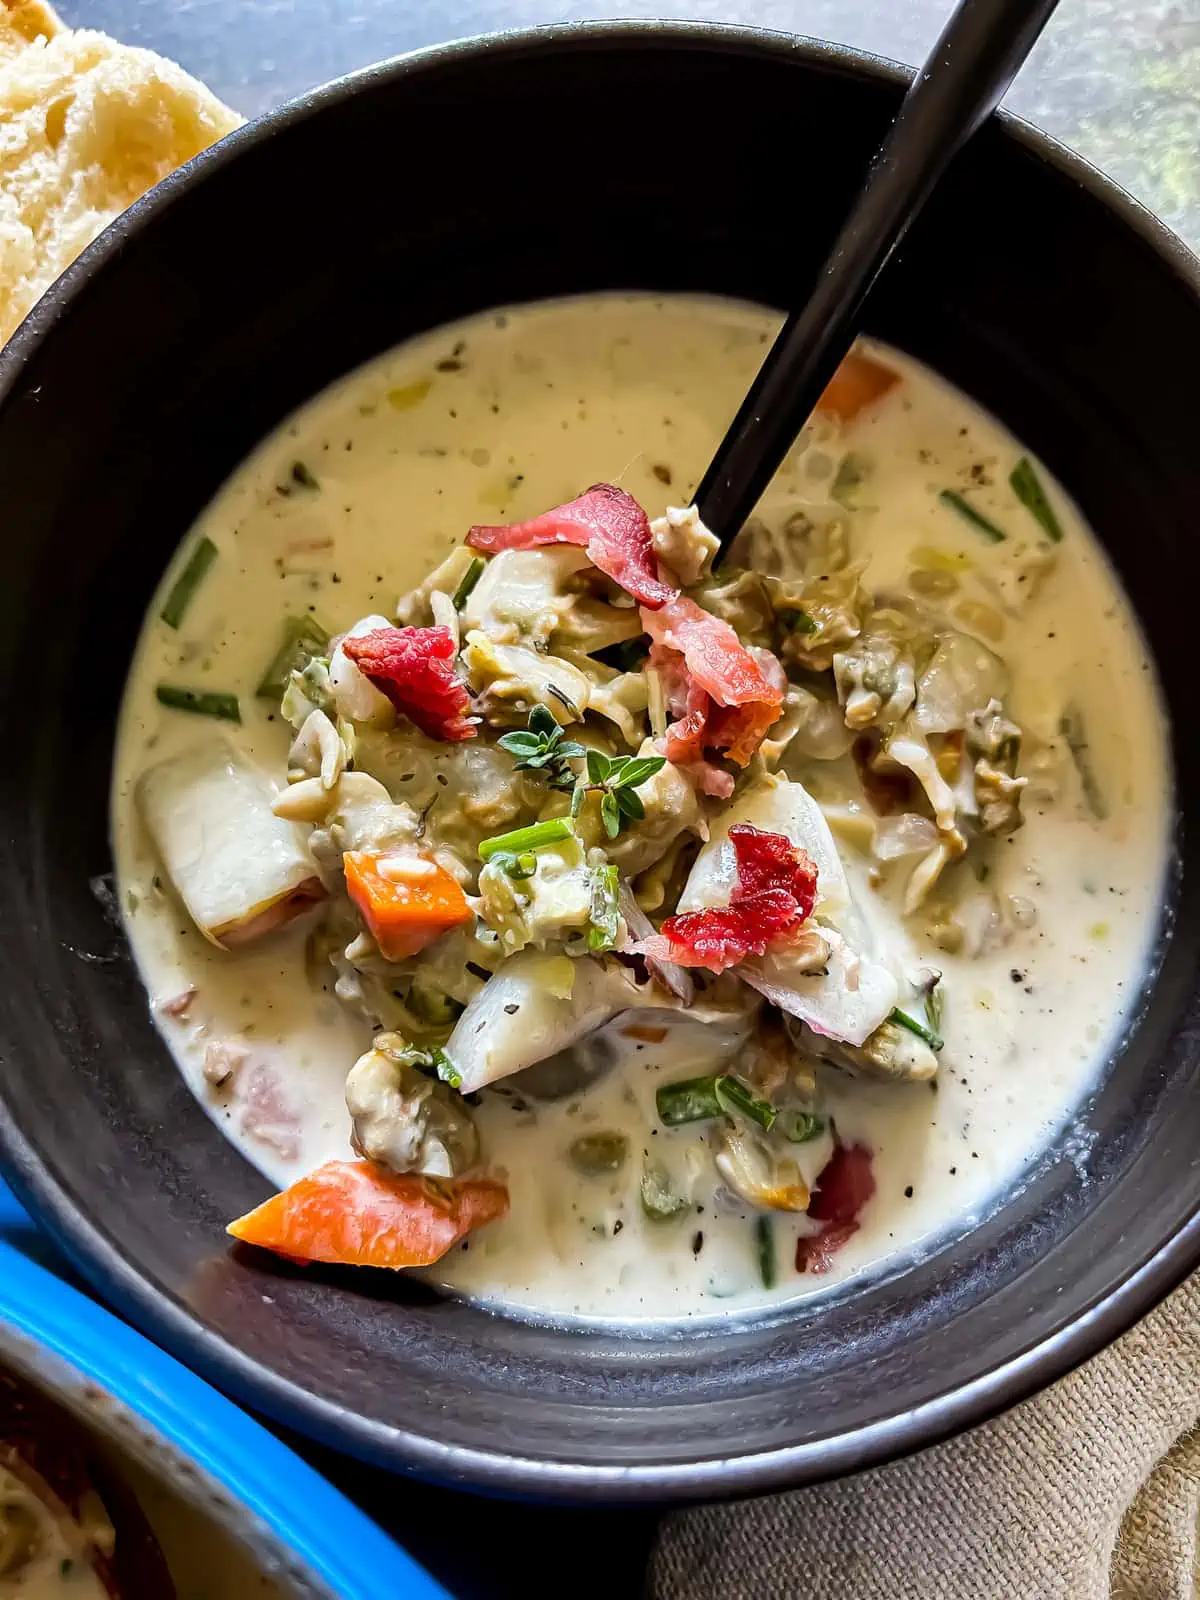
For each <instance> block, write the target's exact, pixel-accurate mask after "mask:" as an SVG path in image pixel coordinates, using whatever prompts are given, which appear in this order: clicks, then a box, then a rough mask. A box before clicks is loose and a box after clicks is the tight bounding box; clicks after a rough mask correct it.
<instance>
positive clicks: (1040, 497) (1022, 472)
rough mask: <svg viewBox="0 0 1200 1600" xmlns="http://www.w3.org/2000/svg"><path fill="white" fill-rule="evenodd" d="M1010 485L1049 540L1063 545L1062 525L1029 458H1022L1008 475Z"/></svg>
mask: <svg viewBox="0 0 1200 1600" xmlns="http://www.w3.org/2000/svg"><path fill="white" fill-rule="evenodd" d="M1008 483H1009V487H1010V488H1011V490H1012V492H1013V493H1014V494H1015V495H1016V497H1017V499H1018V500H1019V501H1020V502H1021V504H1022V505H1023V506H1024V507H1025V509H1026V511H1028V512H1029V514H1030V516H1032V517H1033V519H1034V521H1035V522H1037V523H1038V524H1039V525H1040V526H1041V528H1042V531H1043V532H1044V533H1045V535H1046V537H1047V539H1052V540H1053V541H1054V543H1055V544H1061V543H1062V536H1063V531H1062V523H1061V522H1059V520H1058V518H1057V517H1056V516H1055V514H1054V507H1053V506H1052V505H1051V504H1050V501H1049V499H1048V498H1047V496H1046V491H1045V489H1044V488H1043V487H1042V480H1041V479H1040V478H1039V477H1038V475H1037V470H1036V468H1035V467H1034V465H1033V462H1032V461H1030V459H1029V457H1028V456H1022V457H1021V459H1020V461H1018V462H1017V464H1016V466H1015V467H1014V468H1013V469H1012V471H1011V472H1010V473H1009V475H1008Z"/></svg>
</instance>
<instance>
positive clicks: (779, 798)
mask: <svg viewBox="0 0 1200 1600" xmlns="http://www.w3.org/2000/svg"><path fill="white" fill-rule="evenodd" d="M739 822H744V823H749V824H750V825H751V826H752V827H755V828H761V829H762V830H763V832H765V833H782V834H783V835H784V836H785V837H786V838H788V839H790V840H791V842H792V844H794V845H797V846H799V848H800V849H802V850H805V851H807V853H808V855H809V856H810V857H811V858H812V860H813V862H814V863H815V865H816V868H817V904H816V907H815V915H816V916H817V917H819V918H820V920H821V923H822V933H824V934H826V935H827V936H828V943H829V959H828V961H827V962H826V964H825V967H824V970H823V971H821V972H812V971H811V970H809V969H810V968H811V965H812V963H811V960H810V953H809V950H808V948H807V946H806V945H805V944H804V943H803V942H801V943H798V944H797V946H796V947H795V951H794V952H793V951H789V949H788V946H787V945H786V943H784V944H781V945H780V947H779V949H778V951H770V952H768V954H767V955H765V956H761V957H756V956H751V957H749V958H748V959H747V960H745V961H742V962H740V963H739V964H738V966H737V967H736V968H735V969H734V970H735V972H736V974H737V976H738V977H739V978H741V979H743V980H744V981H745V982H746V983H748V984H750V985H751V986H752V987H753V988H755V989H757V990H758V992H759V993H760V994H761V995H763V996H764V997H765V998H766V999H767V1000H769V1001H771V1003H772V1004H773V1005H776V1006H778V1007H779V1008H780V1010H782V1011H787V1012H789V1013H790V1014H791V1015H792V1016H794V1017H799V1018H800V1019H801V1020H802V1021H804V1022H806V1023H807V1024H808V1026H809V1027H810V1028H812V1029H813V1031H814V1032H815V1033H821V1034H826V1035H828V1036H829V1037H830V1038H833V1039H841V1040H843V1041H845V1042H847V1043H850V1044H862V1042H863V1040H864V1039H866V1038H867V1036H868V1035H869V1034H871V1033H873V1032H874V1030H875V1029H876V1028H877V1027H878V1026H879V1024H880V1023H881V1022H882V1021H883V1020H884V1019H885V1018H886V1017H887V1016H888V1015H889V1014H890V1013H891V1011H892V1008H893V1007H894V1006H895V1004H896V998H897V995H898V994H899V986H898V985H897V983H896V980H895V978H894V977H893V976H892V974H891V973H890V972H889V971H888V970H887V968H886V967H883V966H880V965H879V963H878V962H876V961H873V960H871V959H870V957H869V955H868V954H867V953H866V951H867V937H868V936H867V931H866V927H865V924H864V923H863V920H862V918H861V917H860V916H859V914H858V912H857V911H856V909H855V906H854V900H853V896H852V895H851V892H850V883H849V880H848V879H847V877H846V869H845V868H844V866H843V865H842V860H841V857H840V856H839V855H838V850H837V845H836V844H835V843H834V840H833V834H832V833H831V832H830V831H829V824H828V822H826V820H825V817H824V814H823V813H822V811H821V808H820V806H818V805H817V803H816V801H815V800H814V799H813V798H812V796H811V795H810V794H809V793H808V791H807V790H806V789H805V788H804V787H803V785H801V784H799V783H794V782H790V781H789V780H788V779H786V778H767V779H764V780H763V781H762V782H761V783H758V784H755V785H754V786H753V787H752V788H750V789H748V790H747V791H746V793H745V794H744V795H743V796H742V797H741V799H740V800H739V801H738V802H737V804H736V805H732V806H730V808H729V810H728V811H726V812H725V814H724V815H723V816H722V817H720V818H719V819H718V821H717V822H716V823H714V825H713V832H712V837H711V838H710V840H709V842H708V843H707V844H706V845H705V846H704V848H703V850H701V852H700V854H699V855H698V856H697V857H696V862H695V865H694V866H693V868H692V871H691V874H690V875H689V877H688V881H687V884H686V885H685V887H684V891H683V894H682V895H681V896H680V900H679V910H680V911H699V910H701V909H702V908H704V907H705V906H725V905H728V904H729V899H730V895H731V894H732V892H733V887H734V884H735V883H736V881H737V862H736V858H735V856H734V851H733V846H732V844H731V843H730V842H729V830H730V828H731V827H733V825H734V824H735V823H739Z"/></svg>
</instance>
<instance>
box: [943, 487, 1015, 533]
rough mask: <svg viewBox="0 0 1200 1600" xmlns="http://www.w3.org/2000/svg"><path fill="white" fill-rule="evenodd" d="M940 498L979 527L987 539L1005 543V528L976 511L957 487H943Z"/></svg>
mask: <svg viewBox="0 0 1200 1600" xmlns="http://www.w3.org/2000/svg"><path fill="white" fill-rule="evenodd" d="M938 499H939V500H940V501H941V502H942V504H943V505H944V506H949V507H950V509H951V511H957V512H958V514H959V516H960V517H962V518H963V519H964V520H965V521H967V522H969V523H970V524H971V526H972V527H973V528H977V529H978V530H979V532H980V533H982V534H983V536H984V538H985V539H990V540H991V541H992V543H993V544H1003V543H1004V541H1005V539H1007V538H1008V535H1007V534H1006V533H1005V531H1004V529H1003V528H998V527H997V526H996V524H995V523H994V522H992V521H991V520H990V519H989V518H987V517H985V516H984V514H983V512H982V511H976V509H975V507H974V506H973V505H972V504H971V502H970V501H969V500H965V499H964V498H963V496H962V495H961V494H959V492H958V490H957V489H943V490H942V492H941V494H939V495H938Z"/></svg>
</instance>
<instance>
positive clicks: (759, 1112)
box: [717, 1072, 779, 1133]
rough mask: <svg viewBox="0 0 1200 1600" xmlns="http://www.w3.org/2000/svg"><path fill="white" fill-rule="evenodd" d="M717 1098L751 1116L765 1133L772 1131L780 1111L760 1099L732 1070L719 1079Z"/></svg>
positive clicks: (724, 1104)
mask: <svg viewBox="0 0 1200 1600" xmlns="http://www.w3.org/2000/svg"><path fill="white" fill-rule="evenodd" d="M717 1099H718V1100H720V1102H721V1104H722V1105H723V1106H725V1107H726V1109H728V1108H729V1107H730V1106H732V1107H733V1109H734V1110H735V1111H740V1112H741V1114H742V1116H744V1117H749V1119H750V1121H751V1122H756V1123H757V1124H758V1126H759V1127H760V1128H762V1129H763V1131H764V1132H765V1133H770V1131H771V1129H772V1128H773V1127H774V1126H775V1118H776V1117H777V1116H778V1115H779V1113H778V1112H777V1111H776V1110H775V1107H774V1106H773V1105H771V1103H770V1102H769V1101H767V1100H760V1099H759V1098H758V1096H757V1095H756V1094H755V1093H754V1091H753V1090H752V1089H751V1088H750V1086H749V1084H745V1083H743V1082H742V1080H741V1079H740V1078H735V1077H734V1076H733V1074H732V1073H731V1072H727V1073H725V1075H724V1076H723V1077H720V1078H718V1079H717Z"/></svg>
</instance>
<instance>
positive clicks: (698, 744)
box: [642, 595, 783, 767]
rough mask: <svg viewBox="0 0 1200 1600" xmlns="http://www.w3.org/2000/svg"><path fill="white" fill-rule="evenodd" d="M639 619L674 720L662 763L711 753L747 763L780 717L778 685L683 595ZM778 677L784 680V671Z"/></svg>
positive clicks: (726, 626) (708, 614) (722, 627)
mask: <svg viewBox="0 0 1200 1600" xmlns="http://www.w3.org/2000/svg"><path fill="white" fill-rule="evenodd" d="M642 622H643V624H644V625H645V628H646V632H647V633H648V634H649V635H650V639H651V645H650V665H651V666H652V667H653V668H655V670H656V671H658V672H660V673H661V674H662V675H663V682H664V687H665V690H666V696H667V703H668V705H669V706H670V708H671V714H672V716H674V717H675V719H676V720H675V721H674V722H673V723H672V724H671V725H670V727H669V728H668V729H667V736H666V745H665V752H664V753H665V754H666V757H667V760H668V761H673V762H674V763H675V764H676V765H678V766H686V765H689V764H690V763H692V762H697V761H701V760H703V758H704V752H705V750H707V749H711V750H720V751H722V752H724V754H726V755H727V756H728V757H729V758H730V760H731V761H736V762H737V764H738V766H739V767H744V766H746V765H747V763H748V762H749V760H750V757H751V756H752V755H753V754H754V752H755V751H756V750H757V749H758V747H759V745H760V744H761V743H762V739H763V735H764V734H765V733H766V731H767V729H768V728H769V727H770V726H771V724H772V723H773V722H774V721H775V720H776V719H777V718H778V716H779V709H780V707H781V706H782V704H783V689H782V687H781V686H780V684H779V683H776V682H772V681H771V678H769V677H768V676H767V673H766V672H765V671H764V670H763V666H762V665H761V664H760V662H759V661H758V660H756V659H755V657H754V656H753V655H751V653H750V651H749V650H747V649H746V647H745V646H744V645H743V644H742V642H741V640H740V639H739V638H738V636H737V634H736V633H735V632H734V631H733V629H732V628H731V627H730V626H729V624H728V623H727V622H722V621H721V619H720V618H719V617H714V616H713V615H712V613H711V612H709V611H705V610H704V608H703V607H702V606H698V605H697V604H696V602H695V601H694V600H690V599H688V597H687V596H686V595H678V596H676V598H675V599H673V600H672V601H670V602H669V604H667V605H665V606H663V607H661V608H660V609H659V610H657V611H643V612H642ZM760 654H762V655H766V654H767V652H760ZM681 658H682V659H681ZM769 659H770V661H771V663H772V664H773V665H775V666H777V665H778V664H777V663H775V662H774V658H773V657H771V658H769ZM772 676H775V674H772ZM778 677H779V678H780V679H782V678H783V674H782V671H780V672H779V673H778Z"/></svg>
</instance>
